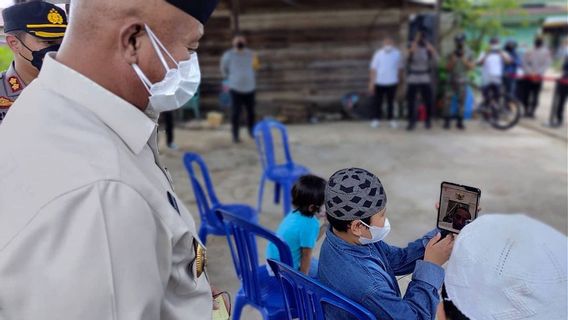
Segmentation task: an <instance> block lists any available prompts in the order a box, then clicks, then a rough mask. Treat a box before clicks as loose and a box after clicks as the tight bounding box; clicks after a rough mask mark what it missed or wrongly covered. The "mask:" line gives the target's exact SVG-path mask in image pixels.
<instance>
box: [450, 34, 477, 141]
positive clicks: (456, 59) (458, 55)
mask: <svg viewBox="0 0 568 320" xmlns="http://www.w3.org/2000/svg"><path fill="white" fill-rule="evenodd" d="M454 43H455V49H454V52H452V53H451V54H450V55H449V57H448V60H447V61H448V62H447V69H448V73H449V79H448V84H449V90H447V97H446V105H445V110H444V129H450V121H451V117H452V110H451V107H452V99H453V97H454V96H455V97H457V114H456V119H457V127H458V129H461V130H463V129H465V126H464V124H463V119H464V109H465V98H466V94H467V83H468V73H469V71H470V70H471V69H473V68H475V62H474V61H473V54H472V52H471V50H470V49H469V48H468V47H467V45H466V37H465V34H463V33H462V34H459V35H457V36H456V37H455V39H454Z"/></svg>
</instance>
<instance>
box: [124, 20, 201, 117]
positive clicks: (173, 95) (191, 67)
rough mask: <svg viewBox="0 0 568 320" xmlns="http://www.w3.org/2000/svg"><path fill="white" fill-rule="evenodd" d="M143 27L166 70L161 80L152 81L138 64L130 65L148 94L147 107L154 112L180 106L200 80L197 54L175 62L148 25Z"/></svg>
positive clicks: (194, 89) (193, 91)
mask: <svg viewBox="0 0 568 320" xmlns="http://www.w3.org/2000/svg"><path fill="white" fill-rule="evenodd" d="M145 28H146V32H147V33H148V37H149V38H150V42H151V43H152V46H153V47H154V51H155V52H156V54H157V55H158V57H159V58H160V61H161V63H162V65H163V66H164V69H165V70H166V75H165V77H164V79H163V80H161V81H159V82H156V83H152V82H150V80H148V77H146V75H145V74H144V72H143V71H142V69H140V67H139V66H138V64H133V65H132V67H133V68H134V71H135V72H136V75H138V77H139V78H140V80H141V81H142V83H143V84H144V86H145V87H146V90H148V93H149V94H150V106H149V107H150V108H152V109H153V110H154V111H156V112H164V111H170V110H175V109H178V108H181V107H182V106H183V105H184V104H186V103H187V102H188V101H189V100H190V99H191V98H192V97H193V96H194V95H195V93H196V92H197V89H198V87H199V83H200V81H201V71H200V70H199V62H198V60H197V54H196V53H192V54H191V56H190V58H189V59H188V60H183V61H180V62H177V61H175V59H174V58H173V56H172V55H171V54H170V53H169V51H168V50H167V49H166V48H165V47H164V45H163V44H162V43H161V42H160V40H159V39H158V37H156V35H155V34H154V33H153V32H152V30H150V27H148V26H147V25H146V26H145ZM162 51H163V52H165V53H166V55H167V57H168V58H169V59H170V60H171V61H173V62H174V64H175V65H176V67H175V68H170V67H169V66H168V64H167V62H166V58H165V57H164V55H163V53H162Z"/></svg>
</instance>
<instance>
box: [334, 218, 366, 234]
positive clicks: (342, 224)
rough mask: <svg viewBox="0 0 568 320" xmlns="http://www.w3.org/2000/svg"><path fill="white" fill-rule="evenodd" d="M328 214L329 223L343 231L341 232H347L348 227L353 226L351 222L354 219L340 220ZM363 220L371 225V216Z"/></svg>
mask: <svg viewBox="0 0 568 320" xmlns="http://www.w3.org/2000/svg"><path fill="white" fill-rule="evenodd" d="M326 216H327V221H329V224H330V225H331V227H332V228H333V229H335V230H337V231H341V232H346V231H347V229H349V227H350V226H351V224H352V223H353V221H356V220H353V221H349V220H339V219H336V218H334V217H332V216H330V215H329V214H327V215H326ZM360 220H361V221H363V222H364V223H366V224H367V225H371V217H367V218H364V219H360Z"/></svg>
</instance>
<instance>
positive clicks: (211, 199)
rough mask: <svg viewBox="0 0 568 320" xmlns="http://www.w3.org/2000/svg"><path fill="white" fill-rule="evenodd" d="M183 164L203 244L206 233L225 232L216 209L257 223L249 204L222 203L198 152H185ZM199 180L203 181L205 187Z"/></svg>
mask: <svg viewBox="0 0 568 320" xmlns="http://www.w3.org/2000/svg"><path fill="white" fill-rule="evenodd" d="M183 164H184V165H185V169H186V170H187V173H188V174H189V180H190V181H191V186H192V188H193V194H194V195H195V202H196V203H197V208H198V210H199V216H200V217H201V226H200V227H199V238H200V239H201V242H203V244H204V245H205V244H206V243H207V235H208V234H214V235H218V236H221V235H224V234H225V227H224V226H223V224H222V223H221V222H220V221H219V219H218V218H217V216H216V215H215V210H217V209H222V210H226V211H229V212H232V213H234V214H236V215H238V216H239V217H241V218H243V219H245V220H247V221H251V222H253V223H258V214H257V212H256V210H255V209H254V208H252V207H251V206H249V205H245V204H223V203H221V202H220V201H219V199H218V198H217V195H216V194H215V189H214V188H213V183H212V182H211V177H210V176H209V171H208V170H207V166H206V165H205V162H204V161H203V159H202V158H201V157H200V156H199V155H198V154H196V153H192V152H188V153H186V154H185V155H184V156H183ZM194 165H196V166H197V167H198V168H199V171H200V172H201V176H202V177H201V179H200V178H199V177H198V176H197V174H196V170H195V168H194ZM200 181H203V182H204V185H205V188H204V187H203V185H202V184H201V183H200Z"/></svg>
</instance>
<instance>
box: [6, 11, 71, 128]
mask: <svg viewBox="0 0 568 320" xmlns="http://www.w3.org/2000/svg"><path fill="white" fill-rule="evenodd" d="M2 17H3V18H4V33H5V34H6V44H7V45H8V47H10V50H12V53H13V54H14V61H13V62H12V64H10V67H9V68H8V70H6V71H5V72H3V73H1V74H0V82H1V83H2V84H3V85H0V123H2V120H4V118H5V117H6V114H7V113H8V110H9V108H10V107H11V106H12V104H13V103H14V101H16V99H17V98H18V97H19V96H20V93H22V90H24V88H25V87H26V86H27V85H28V84H30V82H32V80H34V79H35V78H37V76H38V74H39V70H40V69H41V66H42V64H43V58H44V57H45V54H46V53H47V52H50V51H57V50H58V49H59V45H60V44H61V41H62V40H63V35H64V33H65V30H66V28H67V15H66V14H65V11H63V9H61V8H59V7H57V6H55V5H53V4H51V3H47V2H43V1H32V2H25V3H21V4H16V5H13V6H11V7H8V8H6V9H4V11H2Z"/></svg>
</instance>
